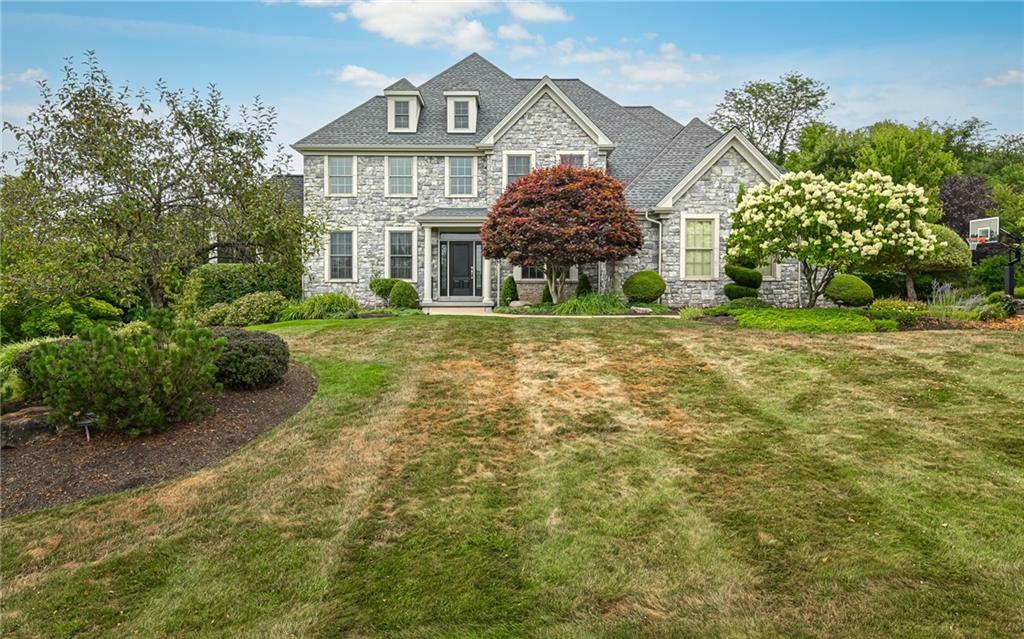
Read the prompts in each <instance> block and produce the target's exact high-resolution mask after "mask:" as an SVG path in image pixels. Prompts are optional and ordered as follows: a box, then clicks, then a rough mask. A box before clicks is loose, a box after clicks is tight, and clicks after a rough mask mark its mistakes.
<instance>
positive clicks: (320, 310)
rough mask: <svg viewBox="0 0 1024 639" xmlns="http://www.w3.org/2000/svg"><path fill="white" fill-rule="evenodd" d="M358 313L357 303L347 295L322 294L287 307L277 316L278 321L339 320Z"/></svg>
mask: <svg viewBox="0 0 1024 639" xmlns="http://www.w3.org/2000/svg"><path fill="white" fill-rule="evenodd" d="M358 312H359V302H356V301H355V300H354V299H352V298H351V297H349V296H348V295H345V294H344V293H324V294H323V295H313V296H312V297H307V298H306V299H305V300H303V301H301V302H299V303H297V304H290V305H288V306H287V307H285V308H284V309H283V310H282V311H281V312H280V313H279V314H278V319H281V320H283V321H291V320H317V319H341V318H344V317H349V316H353V315H355V314H356V313H358Z"/></svg>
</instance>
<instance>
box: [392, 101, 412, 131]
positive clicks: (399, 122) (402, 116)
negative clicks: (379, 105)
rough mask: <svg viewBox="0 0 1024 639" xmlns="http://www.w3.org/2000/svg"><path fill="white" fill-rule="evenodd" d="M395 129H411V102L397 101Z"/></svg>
mask: <svg viewBox="0 0 1024 639" xmlns="http://www.w3.org/2000/svg"><path fill="white" fill-rule="evenodd" d="M395 128H396V129H408V128H409V101H408V100H395Z"/></svg>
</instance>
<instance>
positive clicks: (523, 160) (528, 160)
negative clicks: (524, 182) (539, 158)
mask: <svg viewBox="0 0 1024 639" xmlns="http://www.w3.org/2000/svg"><path fill="white" fill-rule="evenodd" d="M532 170H533V154H531V153H509V154H508V155H506V156H505V186H508V185H509V184H512V183H513V182H515V181H516V180H518V179H519V178H521V177H523V176H524V175H526V174H527V173H529V172H530V171H532Z"/></svg>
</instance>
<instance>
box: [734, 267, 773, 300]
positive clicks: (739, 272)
mask: <svg viewBox="0 0 1024 639" xmlns="http://www.w3.org/2000/svg"><path fill="white" fill-rule="evenodd" d="M725 274H726V275H728V276H729V278H730V279H731V280H732V281H733V282H736V283H737V284H739V285H740V286H745V287H747V288H753V289H757V288H761V282H762V280H763V279H764V275H763V274H762V273H761V271H759V270H757V269H754V268H747V267H745V266H739V265H738V264H726V265H725ZM755 295H756V293H755ZM745 297H752V296H750V295H747V296H745Z"/></svg>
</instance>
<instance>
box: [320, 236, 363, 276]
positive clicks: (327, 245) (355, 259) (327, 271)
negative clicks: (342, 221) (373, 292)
mask: <svg viewBox="0 0 1024 639" xmlns="http://www.w3.org/2000/svg"><path fill="white" fill-rule="evenodd" d="M346 231H348V232H351V233H352V277H351V278H332V277H331V233H344V232H346ZM324 281H325V282H357V281H359V232H358V231H357V230H356V228H355V227H353V226H339V227H337V228H333V229H331V230H329V231H328V232H327V239H326V240H325V241H324Z"/></svg>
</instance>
